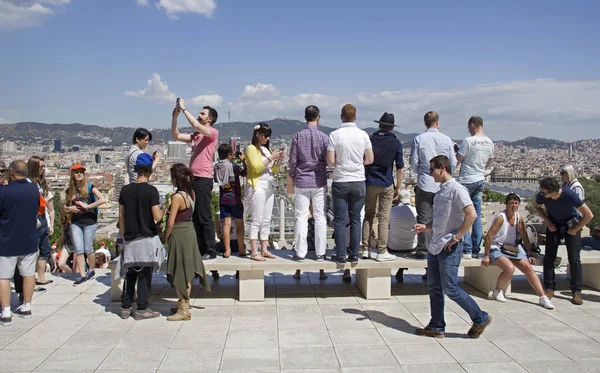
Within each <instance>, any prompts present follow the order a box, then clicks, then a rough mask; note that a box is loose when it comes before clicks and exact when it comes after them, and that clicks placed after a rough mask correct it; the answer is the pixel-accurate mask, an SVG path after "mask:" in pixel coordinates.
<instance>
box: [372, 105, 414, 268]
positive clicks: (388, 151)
mask: <svg viewBox="0 0 600 373" xmlns="http://www.w3.org/2000/svg"><path fill="white" fill-rule="evenodd" d="M374 122H375V123H379V131H376V132H374V133H373V134H372V135H371V136H370V138H371V144H373V155H374V160H373V163H371V164H370V165H368V166H365V176H366V185H367V195H366V198H365V220H364V223H363V231H362V241H363V242H362V246H363V252H362V257H363V258H368V257H369V238H370V236H371V234H370V233H371V229H372V228H373V220H374V218H375V213H376V212H377V221H378V225H377V257H376V259H377V261H380V262H381V261H389V260H394V259H396V256H395V255H392V254H390V253H388V252H387V239H388V229H389V228H388V225H389V220H390V210H391V209H392V201H393V200H397V199H398V193H399V191H400V189H401V188H400V186H401V184H402V169H403V168H404V161H403V160H402V143H400V140H398V138H397V137H396V136H395V135H394V133H393V132H392V130H393V129H394V126H395V124H394V114H390V113H384V114H383V115H382V116H381V119H379V120H375V121H374ZM394 162H395V163H396V185H395V187H394V178H393V176H392V169H393V167H394Z"/></svg>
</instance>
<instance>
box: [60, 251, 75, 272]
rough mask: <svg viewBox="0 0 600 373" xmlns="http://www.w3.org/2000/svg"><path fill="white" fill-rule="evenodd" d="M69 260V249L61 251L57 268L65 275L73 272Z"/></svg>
mask: <svg viewBox="0 0 600 373" xmlns="http://www.w3.org/2000/svg"><path fill="white" fill-rule="evenodd" d="M67 260H69V252H68V251H67V249H62V250H61V251H60V257H59V258H58V263H57V267H58V268H59V269H60V270H61V271H63V272H64V273H71V272H73V270H72V269H71V268H69V266H68V265H67Z"/></svg>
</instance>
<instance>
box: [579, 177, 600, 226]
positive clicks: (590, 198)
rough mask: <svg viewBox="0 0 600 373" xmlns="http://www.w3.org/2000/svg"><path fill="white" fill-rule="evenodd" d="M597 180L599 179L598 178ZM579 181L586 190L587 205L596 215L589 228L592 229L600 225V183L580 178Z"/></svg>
mask: <svg viewBox="0 0 600 373" xmlns="http://www.w3.org/2000/svg"><path fill="white" fill-rule="evenodd" d="M596 178H598V177H597V176H596ZM577 180H579V182H580V183H581V185H582V186H583V189H584V190H585V203H586V205H588V207H589V208H590V210H592V213H593V214H594V219H592V221H591V222H590V223H589V224H588V227H590V228H591V227H593V226H594V225H596V224H600V181H597V180H591V179H586V178H578V179H577Z"/></svg>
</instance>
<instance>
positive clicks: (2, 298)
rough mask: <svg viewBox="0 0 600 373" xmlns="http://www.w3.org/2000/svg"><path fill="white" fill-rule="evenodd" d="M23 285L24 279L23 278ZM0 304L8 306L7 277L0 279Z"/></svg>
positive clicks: (8, 287)
mask: <svg viewBox="0 0 600 373" xmlns="http://www.w3.org/2000/svg"><path fill="white" fill-rule="evenodd" d="M23 286H25V279H23ZM23 292H25V289H23ZM0 305H2V308H4V307H10V280H8V279H6V280H0Z"/></svg>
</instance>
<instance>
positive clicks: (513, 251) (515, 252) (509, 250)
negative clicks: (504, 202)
mask: <svg viewBox="0 0 600 373" xmlns="http://www.w3.org/2000/svg"><path fill="white" fill-rule="evenodd" d="M515 227H516V229H517V234H516V237H515V245H509V244H506V243H505V244H503V245H502V246H500V252H501V253H502V254H504V255H509V256H519V245H520V244H521V234H520V233H519V214H518V213H517V221H516V222H515Z"/></svg>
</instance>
